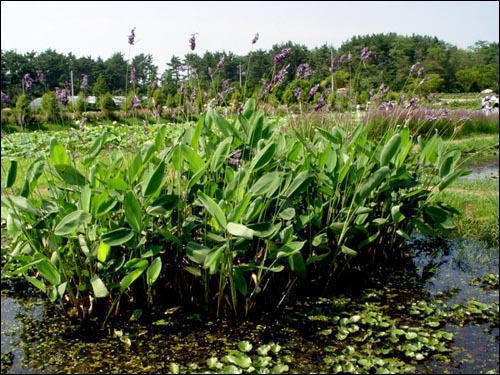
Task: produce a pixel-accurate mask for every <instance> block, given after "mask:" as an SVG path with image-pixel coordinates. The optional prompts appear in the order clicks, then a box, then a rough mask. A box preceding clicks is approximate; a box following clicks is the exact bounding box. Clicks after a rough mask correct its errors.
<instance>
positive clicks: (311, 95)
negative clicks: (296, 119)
mask: <svg viewBox="0 0 500 375" xmlns="http://www.w3.org/2000/svg"><path fill="white" fill-rule="evenodd" d="M318 89H319V83H318V84H316V85H314V86H313V87H312V88H311V90H310V91H309V99H311V98H312V97H313V96H314V94H316V91H318Z"/></svg>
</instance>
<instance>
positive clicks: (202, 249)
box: [186, 241, 210, 265]
mask: <svg viewBox="0 0 500 375" xmlns="http://www.w3.org/2000/svg"><path fill="white" fill-rule="evenodd" d="M209 252H210V248H209V247H207V246H204V245H200V244H199V243H196V242H193V241H189V242H188V244H187V246H186V255H187V257H188V258H189V259H191V260H192V261H193V262H195V263H197V264H200V265H203V264H204V263H205V258H206V257H207V255H208V253H209Z"/></svg>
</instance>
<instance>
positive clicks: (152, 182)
mask: <svg viewBox="0 0 500 375" xmlns="http://www.w3.org/2000/svg"><path fill="white" fill-rule="evenodd" d="M164 176H165V162H164V161H163V160H162V161H161V162H160V163H158V165H157V166H156V169H155V170H154V172H153V173H152V174H150V175H149V176H148V177H146V179H145V181H144V196H146V197H147V196H149V195H152V194H154V193H156V192H157V191H158V190H159V189H160V188H161V186H162V184H163V177H164Z"/></svg>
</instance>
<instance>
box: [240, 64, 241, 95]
mask: <svg viewBox="0 0 500 375" xmlns="http://www.w3.org/2000/svg"><path fill="white" fill-rule="evenodd" d="M240 89H241V62H240Z"/></svg>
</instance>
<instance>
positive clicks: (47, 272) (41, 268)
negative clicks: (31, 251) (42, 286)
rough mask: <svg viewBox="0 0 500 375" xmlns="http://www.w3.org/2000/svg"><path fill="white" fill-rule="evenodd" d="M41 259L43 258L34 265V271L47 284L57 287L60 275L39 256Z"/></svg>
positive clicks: (51, 264)
mask: <svg viewBox="0 0 500 375" xmlns="http://www.w3.org/2000/svg"><path fill="white" fill-rule="evenodd" d="M40 255H41V254H40ZM41 257H43V258H41V261H40V262H38V263H37V264H36V269H37V270H38V272H40V274H41V275H42V276H43V277H44V278H45V279H46V280H47V281H48V282H49V283H51V284H52V285H55V286H57V285H59V284H60V283H61V275H60V273H59V271H57V268H56V266H54V264H53V263H51V262H50V261H49V260H48V259H47V258H45V257H44V256H43V255H41Z"/></svg>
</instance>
